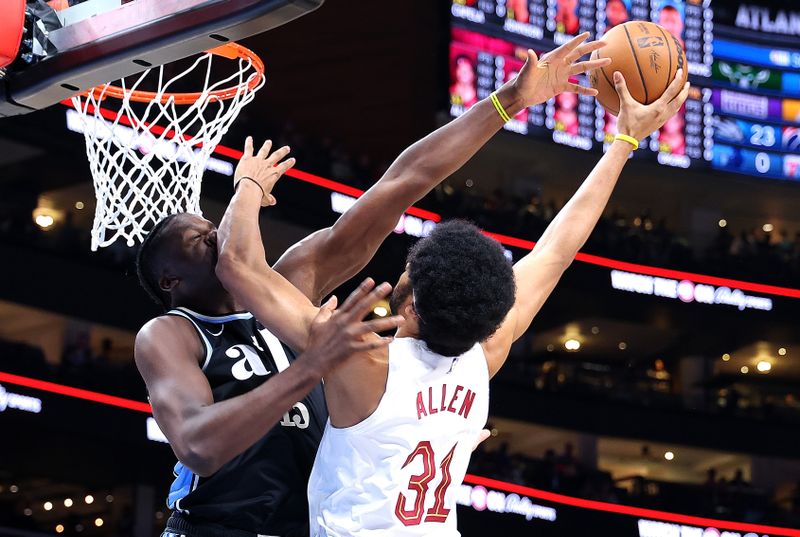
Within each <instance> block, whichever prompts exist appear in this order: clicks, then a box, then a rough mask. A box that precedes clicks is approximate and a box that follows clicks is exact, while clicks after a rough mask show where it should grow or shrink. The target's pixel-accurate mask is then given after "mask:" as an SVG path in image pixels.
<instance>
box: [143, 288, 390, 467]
mask: <svg viewBox="0 0 800 537" xmlns="http://www.w3.org/2000/svg"><path fill="white" fill-rule="evenodd" d="M359 289H360V293H359V294H358V295H357V297H356V298H355V299H353V298H352V297H351V298H348V300H347V301H346V302H345V303H344V304H343V305H342V307H341V308H340V309H338V310H337V309H335V308H336V300H335V299H331V300H329V301H328V302H327V303H326V304H324V305H323V306H322V308H320V310H319V313H318V314H317V316H316V317H315V318H314V319H313V321H312V323H311V326H310V327H309V339H308V342H307V345H306V347H307V348H306V351H305V352H304V353H303V354H301V355H300V356H298V358H297V360H295V361H294V362H293V363H292V365H291V366H289V367H288V368H287V369H285V370H284V371H282V372H280V373H278V374H277V375H275V376H273V377H271V378H270V379H269V380H267V381H266V382H265V383H264V384H262V385H261V386H259V387H257V388H255V389H254V390H252V391H250V392H247V393H245V394H242V395H239V396H237V397H233V398H231V399H228V400H225V401H220V402H217V403H215V402H214V398H213V395H212V392H211V387H210V385H209V384H208V380H207V379H206V377H205V375H204V374H203V371H202V370H201V368H200V362H201V361H202V358H203V356H204V349H203V347H202V345H201V343H200V341H199V339H198V337H197V334H196V332H195V330H194V328H193V327H192V326H191V325H190V324H189V321H187V320H186V319H183V318H180V317H171V316H164V317H158V318H156V319H153V320H152V321H150V322H149V323H147V324H146V325H145V326H144V327H143V328H142V329H141V330H140V331H139V333H138V334H137V336H136V345H135V349H134V357H135V359H136V366H137V367H138V368H139V372H140V373H141V375H142V378H143V379H144V381H145V384H146V385H147V390H148V393H149V396H150V403H151V405H152V407H153V416H154V417H155V419H156V421H157V422H158V425H159V427H160V428H161V430H162V431H163V432H164V434H165V435H166V437H167V439H168V440H169V443H170V446H171V447H172V449H173V451H174V452H175V455H176V456H177V457H178V460H180V461H181V462H182V463H183V464H184V465H185V466H186V467H187V468H189V469H190V470H192V471H193V472H194V473H196V474H197V475H201V476H209V475H211V474H213V473H214V472H216V471H217V470H219V469H220V468H221V467H222V466H223V465H224V464H226V463H227V462H229V461H230V460H232V459H233V458H234V457H236V456H237V455H239V454H240V453H242V452H243V451H245V450H246V449H247V448H249V447H250V446H252V445H253V444H255V443H256V442H257V441H258V440H259V439H260V438H262V437H263V436H264V435H265V434H266V433H267V431H269V430H270V429H271V428H272V427H274V426H276V424H277V423H278V422H279V421H280V419H281V417H282V416H283V415H284V414H285V413H286V412H288V411H289V410H290V409H291V408H292V406H294V404H295V403H296V402H297V401H300V400H301V399H302V398H303V397H305V395H306V394H308V393H309V392H310V391H311V390H312V389H313V388H314V386H316V385H317V384H319V382H320V380H321V379H322V378H323V376H324V375H326V374H329V373H330V372H332V371H333V370H334V369H335V368H336V367H338V366H340V365H341V364H342V363H344V362H345V361H346V360H348V359H349V358H351V357H352V356H354V355H357V354H358V353H363V352H369V351H372V350H374V349H378V348H381V347H384V346H386V345H388V343H389V342H390V341H391V338H378V337H371V338H365V337H364V336H365V334H370V333H371V332H372V331H374V330H381V331H382V330H388V329H392V328H396V327H397V326H398V325H399V324H400V322H402V318H401V319H398V318H396V317H394V318H391V319H380V320H378V321H368V322H362V319H363V315H362V313H363V312H368V311H371V308H372V306H373V305H374V304H375V303H376V302H377V301H378V300H380V299H381V298H384V297H385V296H386V295H387V294H388V293H389V291H390V290H391V286H389V285H386V284H385V285H383V286H379V287H374V283H373V282H372V281H371V280H368V281H365V282H364V283H363V284H362V285H361V287H360V288H359Z"/></svg>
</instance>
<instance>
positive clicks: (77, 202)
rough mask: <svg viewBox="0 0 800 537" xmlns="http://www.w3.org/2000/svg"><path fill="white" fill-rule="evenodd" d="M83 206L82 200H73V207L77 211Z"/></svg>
mask: <svg viewBox="0 0 800 537" xmlns="http://www.w3.org/2000/svg"><path fill="white" fill-rule="evenodd" d="M83 207H84V205H83V202H82V201H76V202H75V208H76V209H78V210H79V211H80V210H81V209H83Z"/></svg>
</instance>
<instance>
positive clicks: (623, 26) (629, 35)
mask: <svg viewBox="0 0 800 537" xmlns="http://www.w3.org/2000/svg"><path fill="white" fill-rule="evenodd" d="M622 29H623V30H625V36H626V37H627V38H628V44H629V45H630V46H631V54H632V55H633V61H634V63H636V69H637V70H638V71H639V77H640V78H641V79H642V88H643V89H644V103H642V104H648V103H649V102H650V97H649V96H648V94H647V81H646V80H645V79H644V73H643V72H642V67H641V66H640V65H639V56H638V55H637V54H636V49H635V48H634V46H633V41H632V40H631V34H630V32H628V29H627V28H626V27H625V25H624V24H623V25H622Z"/></svg>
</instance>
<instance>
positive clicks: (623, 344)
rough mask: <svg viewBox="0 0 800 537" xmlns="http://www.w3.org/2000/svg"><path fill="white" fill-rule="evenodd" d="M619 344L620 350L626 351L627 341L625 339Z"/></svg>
mask: <svg viewBox="0 0 800 537" xmlns="http://www.w3.org/2000/svg"><path fill="white" fill-rule="evenodd" d="M617 346H618V347H619V350H621V351H624V350H625V349H627V348H628V344H627V343H625V342H624V341H620V342H619V345H617Z"/></svg>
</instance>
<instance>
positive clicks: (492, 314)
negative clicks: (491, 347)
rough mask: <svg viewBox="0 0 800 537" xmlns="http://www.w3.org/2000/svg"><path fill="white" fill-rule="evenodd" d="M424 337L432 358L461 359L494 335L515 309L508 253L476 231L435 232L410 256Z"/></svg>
mask: <svg viewBox="0 0 800 537" xmlns="http://www.w3.org/2000/svg"><path fill="white" fill-rule="evenodd" d="M408 271H409V272H408V277H409V280H410V282H411V287H412V288H413V290H414V291H413V292H414V309H415V310H416V312H417V316H418V317H419V336H420V338H421V339H422V340H423V341H424V342H425V343H426V345H427V346H428V348H429V349H430V350H432V351H433V352H436V353H438V354H441V355H443V356H458V355H460V354H463V353H465V352H466V351H468V350H469V349H471V348H472V346H473V345H475V343H478V342H481V341H484V340H485V339H487V338H488V337H489V336H491V335H492V334H494V332H495V331H496V330H497V328H498V327H499V326H500V324H501V323H502V322H503V319H505V317H506V315H507V314H508V311H509V310H510V309H511V306H513V305H514V295H515V292H516V285H515V283H514V272H513V270H512V268H511V263H510V262H509V261H508V259H506V256H505V253H504V252H503V247H502V246H500V244H499V243H498V242H497V241H495V240H493V239H490V238H489V237H487V236H485V235H483V234H482V233H481V232H480V230H479V229H478V228H477V227H475V226H474V225H472V224H470V223H468V222H465V221H463V220H451V221H448V222H444V223H441V224H439V225H438V226H436V228H434V230H433V232H432V233H431V234H430V235H429V236H428V237H425V238H424V239H422V240H420V241H419V242H417V244H416V245H414V247H413V248H412V249H411V251H410V252H409V254H408Z"/></svg>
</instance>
